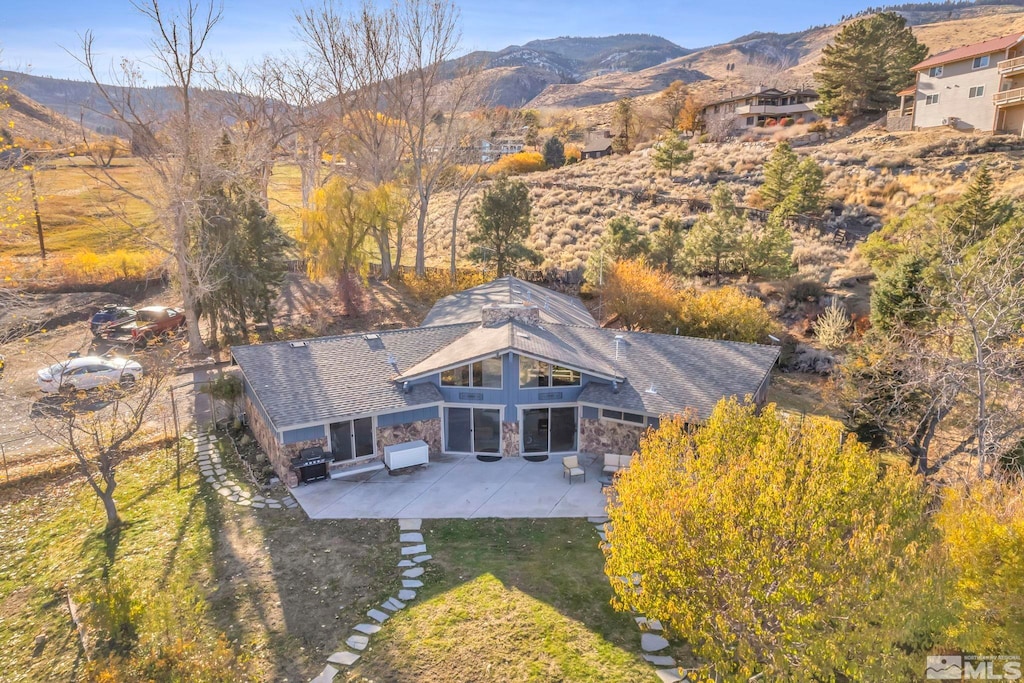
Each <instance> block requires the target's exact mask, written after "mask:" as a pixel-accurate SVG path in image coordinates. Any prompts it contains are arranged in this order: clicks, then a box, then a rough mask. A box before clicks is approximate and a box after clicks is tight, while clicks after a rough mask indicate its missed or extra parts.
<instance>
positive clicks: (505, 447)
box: [501, 422, 520, 458]
mask: <svg viewBox="0 0 1024 683" xmlns="http://www.w3.org/2000/svg"><path fill="white" fill-rule="evenodd" d="M501 454H502V455H503V456H505V457H506V458H517V457H519V455H520V453H519V423H518V422H502V423H501Z"/></svg>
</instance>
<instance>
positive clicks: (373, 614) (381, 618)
mask: <svg viewBox="0 0 1024 683" xmlns="http://www.w3.org/2000/svg"><path fill="white" fill-rule="evenodd" d="M366 616H368V617H370V618H371V619H373V620H374V621H376V622H377V623H380V624H383V623H384V622H385V621H387V620H388V617H389V616H390V615H389V614H385V613H384V612H381V611H380V610H379V609H372V610H370V611H369V612H367V613H366Z"/></svg>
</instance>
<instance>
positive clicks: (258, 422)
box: [245, 396, 327, 487]
mask: <svg viewBox="0 0 1024 683" xmlns="http://www.w3.org/2000/svg"><path fill="white" fill-rule="evenodd" d="M245 413H246V415H248V416H249V429H251V430H252V433H253V435H255V437H256V442H257V443H258V444H259V445H260V447H261V448H262V449H263V451H264V452H265V453H266V454H267V458H268V459H269V460H270V464H271V465H272V466H273V467H274V472H275V473H277V476H278V477H279V478H280V479H281V481H283V482H284V483H285V484H286V485H288V486H291V487H294V486H297V485H298V483H299V478H298V475H296V474H295V472H292V470H291V464H292V458H294V457H295V456H296V455H298V454H299V451H301V450H302V449H303V448H310V447H312V446H320V448H323V449H325V450H326V448H327V437H320V438H318V439H310V440H308V441H299V442H298V443H290V444H287V445H285V444H282V443H281V442H280V441H278V440H277V434H276V433H274V430H272V429H271V428H270V427H269V426H267V425H266V424H265V423H264V422H263V417H262V416H261V415H260V411H259V410H257V409H256V406H254V405H253V404H252V401H251V400H250V399H249V397H248V396H246V397H245Z"/></svg>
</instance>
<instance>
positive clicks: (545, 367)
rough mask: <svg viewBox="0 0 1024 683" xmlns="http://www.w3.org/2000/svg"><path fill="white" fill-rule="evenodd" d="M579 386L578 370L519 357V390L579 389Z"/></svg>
mask: <svg viewBox="0 0 1024 683" xmlns="http://www.w3.org/2000/svg"><path fill="white" fill-rule="evenodd" d="M579 385H580V373H579V372H578V371H576V370H572V369H570V368H563V367H562V366H560V365H552V364H551V363H546V362H544V361H542V360H536V359H534V358H527V357H526V356H520V357H519V388H521V389H536V388H539V387H578V386H579Z"/></svg>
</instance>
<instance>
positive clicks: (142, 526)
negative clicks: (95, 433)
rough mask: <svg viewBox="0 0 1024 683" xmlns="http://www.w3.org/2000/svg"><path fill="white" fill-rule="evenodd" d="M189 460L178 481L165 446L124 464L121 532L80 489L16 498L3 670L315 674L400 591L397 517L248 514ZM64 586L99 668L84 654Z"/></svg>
mask: <svg viewBox="0 0 1024 683" xmlns="http://www.w3.org/2000/svg"><path fill="white" fill-rule="evenodd" d="M189 460H190V462H188V463H187V464H186V467H185V468H184V470H183V477H182V488H181V490H180V491H178V490H177V489H176V485H175V476H174V464H173V458H172V457H170V455H169V454H168V453H167V452H165V451H163V450H156V451H152V452H150V453H149V454H148V455H145V456H140V457H137V458H134V459H132V460H130V461H128V462H125V463H124V464H122V466H121V467H120V469H119V477H118V479H119V482H120V484H119V487H118V490H117V492H116V494H115V498H116V499H117V501H118V504H119V506H120V510H121V514H122V517H123V518H124V520H125V522H126V525H125V527H124V529H123V531H122V533H121V534H120V535H119V536H118V537H117V538H116V539H108V538H107V537H105V536H104V534H103V533H102V530H103V523H104V515H103V511H102V507H101V506H100V505H99V504H98V499H96V497H95V496H94V495H93V494H92V493H91V491H89V490H87V489H86V487H85V486H83V485H82V484H81V483H75V484H69V485H64V486H60V487H53V488H51V489H49V490H47V491H45V492H43V493H41V494H38V495H32V496H29V497H25V498H21V499H14V497H13V496H11V495H9V494H8V500H7V502H5V503H4V504H3V506H2V508H0V642H3V643H5V647H3V648H0V672H3V673H2V674H0V678H2V679H3V680H4V681H12V682H13V681H44V680H45V681H51V680H76V679H83V678H87V677H89V675H90V674H95V673H96V672H98V671H100V670H102V669H104V668H109V669H108V670H109V671H110V672H111V675H110V677H109V678H107V679H106V680H118V681H120V680H195V681H200V680H201V681H219V680H224V681H236V680H275V681H276V680H284V679H287V680H293V681H297V680H308V679H309V678H311V677H313V676H315V675H316V674H317V673H318V672H319V671H320V670H321V669H322V668H323V666H324V662H325V660H326V658H327V656H328V655H329V654H330V653H332V652H334V651H336V650H337V649H338V647H339V644H340V643H341V641H343V640H344V638H345V637H347V636H348V630H349V628H350V627H351V625H352V624H353V623H357V622H356V620H357V619H359V618H360V617H361V615H362V614H363V613H364V612H365V611H366V609H368V607H369V606H370V605H375V604H379V602H380V601H381V600H382V599H383V598H385V597H386V596H387V595H389V594H393V593H394V591H395V590H396V584H397V575H396V572H395V567H394V565H395V557H397V555H398V544H397V528H396V525H395V524H394V522H391V521H373V520H369V521H359V520H354V521H347V520H346V521H337V522H320V521H314V520H309V519H307V518H306V516H305V515H304V514H303V513H301V512H300V511H285V510H251V509H248V508H242V507H239V506H236V505H234V504H232V503H230V502H228V501H226V500H224V499H223V498H222V497H221V496H219V495H217V494H216V493H214V492H213V491H212V490H211V489H210V488H209V487H208V486H207V485H206V484H205V482H202V481H200V479H199V477H198V475H197V473H196V468H195V465H194V463H192V462H191V456H189ZM68 593H70V594H71V596H72V598H73V599H74V600H75V602H76V603H77V604H78V606H79V608H80V610H81V612H82V614H83V615H84V617H85V622H86V624H87V625H88V630H89V634H90V638H89V641H90V644H91V650H92V652H93V654H94V657H95V658H96V659H97V660H98V661H97V662H94V663H91V664H90V663H88V662H86V660H85V659H84V657H83V656H82V651H81V648H80V646H79V641H78V638H77V636H76V635H75V633H74V631H73V629H72V627H71V623H70V617H69V613H68V605H67V597H66V596H67V594H68ZM112 631H114V632H116V633H117V634H118V636H119V637H118V638H117V639H116V640H112V639H110V638H109V636H110V635H111V632H112ZM44 634H45V642H43V643H42V644H40V645H37V644H36V640H35V639H36V636H38V635H44ZM111 656H114V657H117V656H120V657H121V658H122V659H121V661H114V663H113V664H112V663H111V660H109V659H108V658H109V657H111ZM183 672H188V676H189V677H182V675H183Z"/></svg>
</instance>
